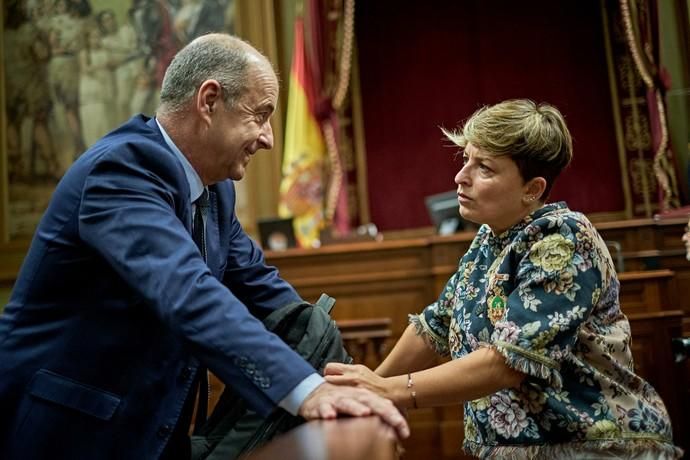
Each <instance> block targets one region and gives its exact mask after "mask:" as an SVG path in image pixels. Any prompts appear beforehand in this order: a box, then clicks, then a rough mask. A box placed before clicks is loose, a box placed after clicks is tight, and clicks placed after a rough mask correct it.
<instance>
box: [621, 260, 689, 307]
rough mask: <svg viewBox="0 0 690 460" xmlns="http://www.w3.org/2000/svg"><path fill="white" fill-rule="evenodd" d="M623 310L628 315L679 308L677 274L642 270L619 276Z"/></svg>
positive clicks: (670, 271)
mask: <svg viewBox="0 0 690 460" xmlns="http://www.w3.org/2000/svg"><path fill="white" fill-rule="evenodd" d="M618 281H620V285H621V289H620V302H621V308H622V309H623V311H624V312H625V314H626V315H631V314H637V313H645V312H655V311H662V310H670V309H673V308H678V306H677V305H676V304H675V302H674V301H672V300H671V299H677V294H676V279H675V273H674V272H673V271H672V270H667V269H663V270H642V271H631V272H623V273H620V274H618Z"/></svg>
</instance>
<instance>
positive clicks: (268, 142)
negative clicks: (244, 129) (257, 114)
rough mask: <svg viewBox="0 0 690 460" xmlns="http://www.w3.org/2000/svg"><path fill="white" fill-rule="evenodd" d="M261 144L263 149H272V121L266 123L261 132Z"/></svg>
mask: <svg viewBox="0 0 690 460" xmlns="http://www.w3.org/2000/svg"><path fill="white" fill-rule="evenodd" d="M259 144H260V145H261V148H262V149H266V150H271V149H272V148H273V127H272V126H271V123H270V122H266V123H264V125H263V127H262V128H261V134H259Z"/></svg>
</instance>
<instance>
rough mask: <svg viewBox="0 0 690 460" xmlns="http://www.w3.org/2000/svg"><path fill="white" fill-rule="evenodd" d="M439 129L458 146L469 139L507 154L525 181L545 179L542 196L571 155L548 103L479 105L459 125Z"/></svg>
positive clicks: (561, 125) (519, 101) (515, 101)
mask: <svg viewBox="0 0 690 460" xmlns="http://www.w3.org/2000/svg"><path fill="white" fill-rule="evenodd" d="M443 132H444V134H445V135H446V136H447V137H448V139H450V141H451V142H453V143H454V144H456V145H457V146H459V147H460V148H462V149H464V148H465V147H466V146H467V144H470V143H471V144H472V145H473V146H475V147H477V148H478V149H480V150H482V151H484V152H486V153H489V154H493V155H501V156H502V155H508V156H510V158H512V159H513V161H515V163H516V164H517V166H518V169H519V170H520V174H521V175H522V178H523V180H525V181H528V180H530V179H532V178H534V177H543V178H544V179H546V190H545V191H544V193H543V195H542V196H541V199H542V200H546V198H547V197H548V196H549V193H550V192H551V187H552V186H553V182H554V181H555V180H556V178H557V177H558V175H559V174H560V173H561V171H563V169H564V168H565V167H566V166H568V164H569V163H570V160H571V159H572V157H573V140H572V138H571V136H570V132H569V131H568V127H567V126H566V124H565V120H564V119H563V115H561V113H560V112H559V111H558V109H557V108H556V107H554V106H552V105H549V104H536V103H535V102H533V101H531V100H529V99H512V100H508V101H504V102H501V103H498V104H496V105H491V106H485V107H482V108H481V109H479V110H477V111H476V112H475V113H474V114H473V115H472V116H471V117H470V118H469V120H467V122H466V123H465V125H464V126H463V127H462V128H461V129H459V130H457V131H454V132H451V131H447V130H445V129H444V130H443Z"/></svg>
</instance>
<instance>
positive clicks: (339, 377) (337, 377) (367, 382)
mask: <svg viewBox="0 0 690 460" xmlns="http://www.w3.org/2000/svg"><path fill="white" fill-rule="evenodd" d="M324 377H325V379H326V381H327V382H328V383H332V384H334V385H348V386H353V387H357V388H366V389H367V390H370V391H373V392H374V393H376V394H377V395H380V396H383V397H384V398H387V399H393V395H392V394H391V391H390V388H388V385H387V382H386V380H387V379H385V378H384V377H381V376H379V375H376V374H375V373H374V371H372V370H371V369H369V368H368V367H366V366H363V365H361V364H342V363H328V364H327V365H326V369H325V370H324Z"/></svg>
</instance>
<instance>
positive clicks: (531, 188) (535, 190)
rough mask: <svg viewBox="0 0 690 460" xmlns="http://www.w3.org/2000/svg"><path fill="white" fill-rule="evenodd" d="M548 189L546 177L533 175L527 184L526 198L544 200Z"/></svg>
mask: <svg viewBox="0 0 690 460" xmlns="http://www.w3.org/2000/svg"><path fill="white" fill-rule="evenodd" d="M545 190H546V179H544V178H543V177H533V178H531V179H530V180H528V181H527V183H526V184H525V199H526V200H528V201H535V200H543V199H544V197H543V196H542V195H543V194H544V191H545Z"/></svg>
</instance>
